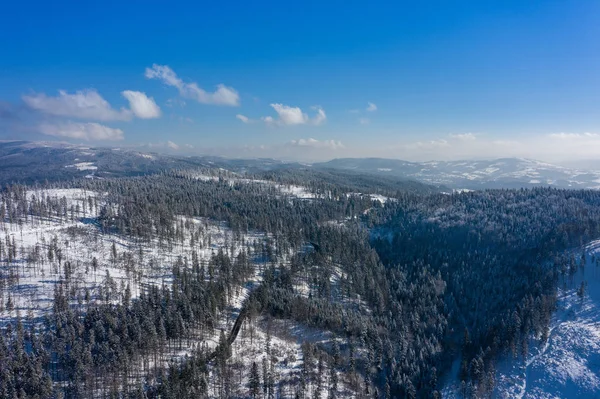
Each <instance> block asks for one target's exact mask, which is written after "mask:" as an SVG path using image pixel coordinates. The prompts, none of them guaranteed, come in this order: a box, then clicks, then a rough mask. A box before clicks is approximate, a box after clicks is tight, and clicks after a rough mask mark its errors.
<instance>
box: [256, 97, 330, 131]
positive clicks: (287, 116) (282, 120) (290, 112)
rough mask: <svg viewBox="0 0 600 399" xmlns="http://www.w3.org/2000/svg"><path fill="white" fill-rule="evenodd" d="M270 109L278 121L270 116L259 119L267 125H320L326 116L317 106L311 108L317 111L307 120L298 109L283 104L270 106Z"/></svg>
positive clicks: (306, 116) (304, 114)
mask: <svg viewBox="0 0 600 399" xmlns="http://www.w3.org/2000/svg"><path fill="white" fill-rule="evenodd" d="M270 105H271V107H272V108H273V109H274V110H275V112H277V115H278V116H279V119H274V118H273V117H271V116H265V117H263V118H261V119H262V120H263V121H264V122H265V123H267V124H268V125H287V126H289V125H305V124H308V123H310V124H313V125H317V126H318V125H321V124H322V123H324V122H325V121H326V120H327V115H326V114H325V111H324V110H323V108H321V107H319V106H313V107H311V108H312V109H314V110H316V111H317V114H316V115H315V117H314V118H309V116H308V115H307V114H306V113H304V112H302V109H300V108H299V107H290V106H289V105H283V104H278V103H274V104H270Z"/></svg>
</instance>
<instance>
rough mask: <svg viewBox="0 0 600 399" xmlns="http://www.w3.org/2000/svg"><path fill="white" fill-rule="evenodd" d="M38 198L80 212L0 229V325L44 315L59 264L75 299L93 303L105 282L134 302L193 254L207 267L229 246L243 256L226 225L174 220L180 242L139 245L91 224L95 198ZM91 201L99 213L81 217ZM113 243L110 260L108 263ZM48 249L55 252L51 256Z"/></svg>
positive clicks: (67, 193)
mask: <svg viewBox="0 0 600 399" xmlns="http://www.w3.org/2000/svg"><path fill="white" fill-rule="evenodd" d="M42 195H43V196H50V197H52V198H58V199H61V198H63V197H64V198H65V199H66V205H67V209H69V208H70V207H71V205H79V212H75V214H74V218H73V219H71V217H70V214H69V215H68V217H67V218H63V219H62V220H59V219H58V218H47V219H43V220H42V219H40V218H34V219H33V220H31V218H30V219H29V220H28V221H27V222H25V223H21V224H20V223H9V222H5V223H3V224H2V225H1V226H0V227H1V229H0V240H1V241H2V242H3V243H5V242H6V241H7V240H10V242H11V244H12V243H13V242H14V244H15V245H16V248H17V251H16V257H15V258H14V259H13V260H12V262H7V261H3V262H0V272H2V274H3V275H4V276H12V277H11V278H9V280H10V283H9V284H8V287H7V289H6V290H0V296H2V298H0V301H2V303H3V304H6V303H7V301H8V298H9V297H10V302H11V305H12V306H10V308H12V309H9V308H7V307H6V306H4V307H0V324H1V323H2V322H6V321H8V320H10V319H13V318H14V317H16V314H17V311H19V313H20V315H21V317H26V316H31V317H33V318H37V317H39V316H43V315H44V314H45V313H46V312H48V311H49V310H50V309H51V308H52V302H53V298H54V288H55V286H56V285H57V284H58V283H59V282H60V281H61V280H64V278H65V273H66V267H65V265H66V264H69V265H70V269H69V273H70V275H71V279H72V280H73V281H74V282H75V286H74V287H73V286H72V287H71V288H73V289H74V292H79V293H81V292H83V291H85V290H86V289H87V290H89V291H90V293H91V295H92V298H94V297H96V296H97V295H98V294H99V290H100V289H101V288H100V287H101V286H105V284H104V283H105V282H106V280H107V276H110V279H112V280H113V281H114V286H116V289H115V291H116V290H117V289H122V288H123V285H126V284H128V283H129V284H130V289H131V293H132V298H135V297H137V296H138V295H139V293H140V290H141V289H143V287H144V286H147V285H148V284H159V285H160V284H162V283H163V282H164V283H167V284H168V283H169V282H170V279H171V271H172V267H173V265H174V264H175V262H176V261H177V260H178V258H180V257H181V259H182V260H183V261H184V262H186V261H187V262H188V264H191V261H192V252H193V251H195V252H196V254H197V255H198V258H199V260H200V262H207V261H208V260H209V259H210V257H211V256H212V255H213V254H215V253H216V252H217V251H218V250H219V249H223V251H224V252H226V253H229V252H231V250H232V247H233V254H230V255H231V256H235V255H237V253H239V251H240V250H242V249H244V248H243V247H242V246H241V244H239V243H237V244H236V245H232V243H233V241H234V239H233V233H232V232H231V230H230V229H228V228H227V226H225V224H223V223H219V222H216V221H211V220H207V219H200V218H183V217H181V218H180V220H179V223H178V224H179V228H183V230H184V232H183V233H184V235H183V237H184V238H183V240H175V241H172V242H166V241H163V240H159V239H154V240H152V241H150V242H143V241H141V240H138V239H136V238H134V237H129V236H124V235H120V234H107V233H104V234H103V233H102V232H101V231H100V229H99V228H98V226H97V224H96V217H97V216H98V212H99V210H100V209H101V206H102V205H103V203H104V201H103V199H102V195H101V194H98V193H94V192H89V191H88V192H85V191H83V190H80V189H53V190H43V191H31V192H29V193H28V198H29V199H31V198H32V196H36V197H37V198H40V197H41V196H42ZM90 198H92V199H95V201H96V202H97V203H98V206H97V207H91V208H90V207H89V206H86V212H85V213H84V211H83V209H84V205H83V203H84V201H85V202H86V205H87V204H89V199H90ZM68 213H69V212H68ZM186 222H187V223H186ZM192 233H195V234H197V239H196V240H194V243H193V244H192V243H191V241H190V238H191V234H192ZM265 237H266V236H265V235H264V234H260V233H258V232H253V233H250V234H249V235H247V236H245V237H244V238H243V242H244V245H246V244H249V245H251V244H252V243H253V242H255V241H257V240H262V239H264V238H265ZM113 244H114V249H115V250H116V254H117V258H116V259H115V258H114V257H113ZM51 247H54V248H59V249H60V251H58V252H57V251H55V250H52V251H51V250H50V248H51ZM36 248H37V249H36ZM5 251H6V246H5ZM36 252H37V255H36V256H34V255H33V254H34V253H36ZM50 252H52V254H50ZM35 258H37V259H35ZM94 258H95V259H96V260H97V266H96V267H94V265H93V259H94ZM17 276H18V277H17ZM72 299H74V298H72ZM73 302H76V301H75V300H74V301H73Z"/></svg>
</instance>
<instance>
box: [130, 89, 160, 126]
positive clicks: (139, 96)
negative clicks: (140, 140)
mask: <svg viewBox="0 0 600 399" xmlns="http://www.w3.org/2000/svg"><path fill="white" fill-rule="evenodd" d="M121 95H123V97H125V98H126V99H127V101H129V107H130V108H131V112H133V114H134V115H135V116H137V117H138V118H141V119H153V118H158V117H160V115H161V112H160V107H159V106H158V105H156V103H155V102H154V99H153V98H152V97H148V96H146V93H142V92H141V91H131V90H125V91H123V92H121Z"/></svg>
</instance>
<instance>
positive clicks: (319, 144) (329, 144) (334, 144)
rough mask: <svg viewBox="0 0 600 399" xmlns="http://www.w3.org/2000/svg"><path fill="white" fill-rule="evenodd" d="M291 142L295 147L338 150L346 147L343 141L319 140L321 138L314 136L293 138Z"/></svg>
mask: <svg viewBox="0 0 600 399" xmlns="http://www.w3.org/2000/svg"><path fill="white" fill-rule="evenodd" d="M289 144H290V145H291V146H293V147H309V148H318V149H331V150H338V149H341V148H346V147H345V146H344V144H342V142H341V141H335V140H323V141H319V140H316V139H313V138H309V139H299V140H292V141H290V143H289Z"/></svg>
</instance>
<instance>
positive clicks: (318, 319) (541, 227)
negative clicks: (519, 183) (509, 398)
mask: <svg viewBox="0 0 600 399" xmlns="http://www.w3.org/2000/svg"><path fill="white" fill-rule="evenodd" d="M599 222H600V192H596V191H568V190H557V189H550V188H537V189H530V190H490V191H478V192H463V193H451V194H448V193H439V192H436V190H431V189H425V190H420V189H419V186H415V185H414V184H412V183H409V184H406V186H403V185H402V184H391V183H390V182H381V181H378V180H377V179H369V178H360V179H351V178H348V177H347V176H345V175H335V174H332V173H329V172H328V173H322V172H315V171H311V170H301V171H294V170H285V171H282V172H281V173H278V172H273V171H269V172H265V173H262V174H254V175H245V176H241V175H239V174H238V173H234V172H230V171H226V170H223V169H218V168H214V169H210V168H203V169H185V170H183V169H178V170H171V171H169V172H163V173H159V174H152V175H147V176H140V177H119V178H105V179H90V178H88V179H82V180H78V179H75V180H69V181H66V182H62V183H61V182H54V183H44V184H33V185H17V184H13V185H7V186H6V187H5V188H4V189H3V191H2V192H1V195H0V328H1V329H2V330H1V331H2V333H1V334H0V364H1V365H2V367H0V397H7V398H29V397H38V398H49V397H68V398H78V397H95V398H105V397H111V398H112V397H114V398H129V397H131V398H158V397H161V398H187V397H189V398H198V397H211V398H212V397H218V398H229V397H234V398H237V397H239V398H243V397H252V398H259V397H260V398H276V397H277V398H279V397H281V398H296V397H298V398H331V399H333V398H345V397H355V398H373V397H376V398H392V397H399V398H429V397H433V398H437V397H442V394H445V395H450V396H451V395H457V396H459V397H493V396H494V395H495V394H497V393H498V392H499V391H498V390H499V389H502V384H506V378H505V377H503V374H502V372H503V371H505V370H507V368H509V366H507V365H506V362H507V360H506V359H512V360H511V362H519V361H520V360H519V359H521V360H522V361H524V362H529V360H527V359H530V358H531V356H530V352H535V353H537V352H539V351H540V349H538V347H539V348H543V347H544V345H546V344H547V342H548V340H549V339H551V337H552V334H553V328H554V327H553V323H555V320H556V319H555V317H554V315H555V311H556V309H557V308H558V307H560V306H561V305H560V304H561V301H562V300H563V299H561V298H563V296H562V295H563V293H564V292H565V291H564V289H565V287H563V285H564V284H565V282H569V281H571V280H572V279H573V278H574V277H573V276H578V275H577V273H578V271H579V270H580V267H581V266H580V264H581V262H582V261H581V251H583V248H584V246H585V244H586V243H588V242H590V241H592V240H594V239H597V238H599V237H600V223H599ZM578 251H579V252H578ZM588 252H589V251H588ZM587 256H588V258H589V259H591V255H587ZM589 259H588V261H589ZM576 278H579V280H577V283H578V284H580V286H578V287H577V289H578V290H580V291H581V296H582V297H585V292H586V284H585V281H586V280H585V279H582V278H581V277H576ZM510 364H517V363H510ZM451 381H454V383H451Z"/></svg>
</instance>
